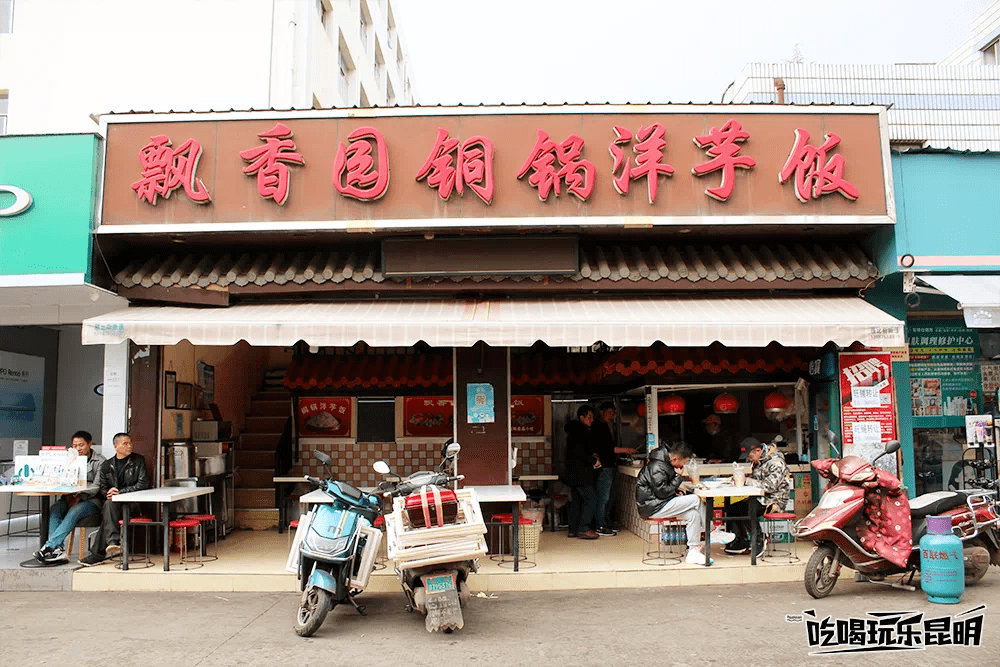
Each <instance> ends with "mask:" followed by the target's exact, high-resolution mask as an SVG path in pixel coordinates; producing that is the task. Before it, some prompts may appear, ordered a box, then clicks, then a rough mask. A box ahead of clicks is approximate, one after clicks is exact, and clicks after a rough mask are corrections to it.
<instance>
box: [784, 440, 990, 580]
mask: <svg viewBox="0 0 1000 667" xmlns="http://www.w3.org/2000/svg"><path fill="white" fill-rule="evenodd" d="M898 449H899V442H898V441H895V440H894V441H892V442H889V443H888V444H887V446H886V448H885V451H884V452H883V453H882V454H880V455H879V456H878V457H876V459H875V461H873V462H872V463H870V464H869V463H868V462H866V461H864V460H863V459H861V458H859V457H856V456H845V457H843V458H841V459H836V460H835V459H826V460H823V461H813V462H812V465H813V467H814V468H816V469H817V471H818V472H819V474H820V475H822V476H823V477H826V478H827V479H829V480H830V481H831V482H833V484H831V485H830V486H829V487H828V488H827V489H826V492H825V493H824V494H823V497H822V498H821V499H820V502H819V505H817V506H816V507H815V508H814V509H813V510H812V512H810V513H809V515H808V516H806V517H805V518H804V519H801V520H799V521H798V522H796V524H795V526H794V528H793V533H794V535H795V537H796V538H798V539H805V540H811V541H813V542H815V543H816V544H817V549H816V550H815V551H814V552H813V554H812V556H811V557H810V558H809V561H808V563H807V564H806V570H805V587H806V591H807V592H808V593H809V595H811V596H812V597H814V598H823V597H826V596H827V595H829V594H830V593H831V591H833V588H834V586H835V585H836V583H837V579H838V577H839V576H840V570H841V567H842V566H844V565H846V566H847V567H850V568H852V569H854V570H855V571H856V572H857V579H858V580H859V581H867V582H876V583H884V582H885V579H886V578H887V577H889V576H892V575H902V576H901V580H900V582H898V583H890V584H889V585H891V586H893V587H896V588H905V589H907V590H911V591H912V590H915V588H914V587H913V586H912V585H910V584H911V582H912V580H913V576H914V575H915V574H916V573H917V572H918V571H919V569H920V538H921V537H923V535H924V534H925V533H926V532H927V520H926V517H928V516H950V517H951V522H952V529H953V530H954V531H955V533H956V535H957V536H958V537H960V538H961V539H962V542H963V543H964V550H963V551H964V559H965V580H966V584H967V585H970V584H973V583H975V582H977V581H979V580H980V579H982V578H983V576H985V574H986V572H987V570H988V569H989V566H990V564H991V563H992V564H993V565H1000V537H998V532H997V523H998V521H1000V518H998V510H997V500H996V493H997V491H996V482H993V483H992V484H991V485H992V487H993V488H992V489H988V488H987V489H973V490H966V491H936V492H933V493H926V494H924V495H921V496H919V497H917V498H915V499H914V500H913V501H909V502H908V501H907V498H906V495H905V493H904V492H903V491H902V485H901V484H900V483H899V480H898V478H897V477H895V476H894V475H892V474H890V473H887V472H885V471H881V470H878V469H877V468H875V467H874V463H875V462H876V461H878V460H879V459H880V458H882V457H883V456H885V455H887V454H891V453H894V452H896V451H897V450H898ZM907 505H908V507H907ZM884 508H886V509H884ZM907 509H908V512H907V511H906V510H907ZM890 512H897V515H896V516H898V517H900V518H899V520H898V522H896V526H895V527H896V528H900V529H902V530H905V533H902V534H896V535H888V536H887V535H886V534H884V533H882V534H880V533H879V531H878V530H877V529H873V528H872V525H873V524H876V523H877V522H878V521H880V520H882V517H883V516H888V514H889V513H890ZM907 515H908V518H909V521H908V522H907V521H906V519H907ZM890 523H892V522H890ZM907 523H909V526H906V525H905V524H907ZM876 528H877V526H876ZM890 545H891V546H890ZM879 551H881V552H882V553H879ZM886 554H888V556H887V555H886ZM894 561H895V562H894ZM904 580H905V583H904Z"/></svg>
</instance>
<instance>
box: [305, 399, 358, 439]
mask: <svg viewBox="0 0 1000 667" xmlns="http://www.w3.org/2000/svg"><path fill="white" fill-rule="evenodd" d="M296 416H297V419H296V424H297V426H298V429H299V437H300V438H349V437H351V416H352V415H351V399H350V398H345V397H314V396H309V397H300V398H299V399H298V406H297V407H296Z"/></svg>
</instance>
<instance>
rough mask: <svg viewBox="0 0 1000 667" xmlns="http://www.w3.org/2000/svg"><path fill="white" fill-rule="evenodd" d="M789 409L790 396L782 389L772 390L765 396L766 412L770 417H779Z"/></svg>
mask: <svg viewBox="0 0 1000 667" xmlns="http://www.w3.org/2000/svg"><path fill="white" fill-rule="evenodd" d="M787 409H788V397H787V396H785V395H784V394H782V393H781V392H780V391H772V392H771V393H770V394H768V395H767V396H765V397H764V414H765V415H767V416H768V417H769V418H770V419H778V418H779V417H781V415H783V414H784V413H785V410H787Z"/></svg>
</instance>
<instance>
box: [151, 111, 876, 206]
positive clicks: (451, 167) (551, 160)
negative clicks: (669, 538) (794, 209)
mask: <svg viewBox="0 0 1000 667" xmlns="http://www.w3.org/2000/svg"><path fill="white" fill-rule="evenodd" d="M667 129H668V128H667V127H666V126H665V125H664V124H662V123H658V122H654V123H650V124H649V125H643V126H640V127H639V128H638V129H637V130H636V131H635V133H633V132H632V131H631V130H629V129H627V128H625V127H622V126H621V125H617V124H612V126H611V134H613V137H612V138H611V141H610V144H609V145H608V148H609V151H610V153H611V158H612V164H611V169H610V175H611V178H610V179H609V181H610V184H611V185H612V186H613V187H614V189H615V191H616V192H618V194H620V195H622V196H626V195H627V194H628V191H629V185H630V183H631V182H632V181H635V180H639V179H642V178H645V179H646V192H647V198H648V200H649V203H650V205H652V204H655V203H656V199H657V193H658V191H659V183H660V177H661V176H666V177H670V176H673V175H674V167H673V165H671V164H669V163H668V162H667V161H666V157H665V154H664V151H665V149H666V147H667ZM536 133H537V134H536V138H535V145H534V147H533V148H532V149H531V151H530V152H529V153H528V155H527V157H526V158H525V160H524V162H523V164H522V165H521V168H520V169H519V170H518V172H517V173H516V174H513V176H516V178H517V179H519V180H520V179H523V180H525V181H526V182H527V185H528V186H529V187H532V188H535V189H536V191H537V194H538V198H539V200H541V201H543V202H545V201H548V199H549V195H550V194H555V195H556V196H557V197H558V196H559V195H561V194H562V193H563V190H564V189H565V190H566V191H567V192H569V193H570V194H572V195H573V196H575V197H577V198H578V199H579V200H581V201H584V202H585V201H587V200H588V199H589V198H590V196H591V194H592V193H593V191H594V188H595V186H596V184H597V180H598V174H599V169H598V167H597V166H596V165H595V164H594V163H593V162H592V161H590V160H588V159H585V158H584V144H585V141H584V139H583V137H581V136H579V135H577V134H569V135H568V136H567V137H566V139H564V140H563V141H562V142H557V141H555V140H553V139H551V138H550V136H549V134H548V133H547V132H546V131H545V130H544V129H541V128H538V129H537V130H536ZM257 137H258V138H259V139H260V140H261V141H263V142H264V143H263V145H258V146H254V147H251V148H246V149H244V150H241V151H239V156H240V158H241V159H242V160H243V161H244V162H246V163H247V164H246V165H244V166H243V173H245V174H247V175H249V176H253V175H256V177H257V191H258V193H259V194H260V196H261V197H263V198H265V199H271V200H273V201H274V202H275V203H276V204H278V205H282V204H284V203H285V202H286V201H287V200H288V194H289V180H290V172H289V169H288V165H298V166H302V167H304V166H305V159H304V157H303V155H302V153H301V152H298V151H297V149H296V145H295V142H294V141H293V140H292V129H291V128H290V127H289V126H288V125H285V124H284V123H280V122H279V123H276V124H275V125H274V127H273V128H271V129H270V130H267V131H265V132H260V133H258V134H257ZM809 138H810V135H809V132H807V131H806V130H804V129H801V128H799V129H796V130H795V142H794V145H793V147H792V150H791V152H790V153H789V155H788V159H787V160H786V162H785V164H784V166H783V168H782V169H781V171H780V172H779V174H778V181H779V182H780V183H786V182H788V181H792V182H793V185H794V187H793V189H794V192H795V196H796V197H797V198H798V199H799V200H800V201H801V202H802V203H808V202H809V201H810V200H814V199H819V198H820V197H821V196H822V195H825V194H830V193H834V192H839V193H840V194H841V195H843V196H844V197H846V198H847V199H849V200H852V201H853V200H856V199H857V198H858V190H857V188H856V187H855V186H854V185H853V184H852V183H851V182H849V181H848V180H847V179H846V178H845V176H844V172H845V170H846V167H847V161H846V158H845V157H844V156H843V155H842V154H840V153H836V154H831V153H832V152H833V151H834V149H836V147H837V146H838V145H839V144H840V141H841V139H840V137H839V136H838V135H836V134H833V133H828V134H826V135H824V141H823V143H822V144H821V145H819V146H813V145H811V144H810V143H809ZM692 139H693V141H694V143H695V145H697V146H698V147H699V148H701V149H703V150H704V151H705V153H706V154H707V156H708V157H709V158H710V159H708V160H707V161H705V162H701V163H699V164H695V165H694V166H692V167H691V173H692V174H693V175H695V176H696V177H701V176H705V175H708V174H712V173H714V172H721V177H720V182H719V185H717V186H714V187H707V188H706V189H705V195H706V196H708V197H711V198H712V199H715V200H717V201H720V202H725V201H727V200H728V199H729V197H730V196H732V194H733V190H734V188H735V185H736V176H735V174H736V170H737V169H744V170H747V171H749V170H752V169H753V168H754V167H755V166H756V165H757V160H756V159H754V158H753V157H751V156H749V155H740V154H739V153H740V151H741V150H742V149H743V143H744V142H746V141H747V140H748V139H750V132H749V131H748V130H746V129H744V128H743V125H742V124H741V123H739V122H738V121H737V120H736V119H733V118H730V119H728V120H727V121H726V122H725V123H723V124H722V125H721V127H712V128H711V129H710V130H709V131H708V133H707V134H703V135H697V136H695V137H692ZM628 147H631V153H634V156H633V155H631V154H630V153H629V152H628ZM201 156H202V146H201V144H200V143H199V141H198V140H196V139H194V138H189V139H188V140H187V141H185V142H184V143H182V144H181V145H180V146H179V147H177V148H172V142H171V139H170V137H169V136H167V135H165V134H158V135H155V136H152V137H150V141H149V143H147V144H146V145H145V146H143V147H142V149H141V150H140V151H139V162H140V166H141V178H140V179H139V180H138V181H135V182H134V183H132V189H133V190H135V192H136V195H137V196H138V197H139V199H142V200H145V201H146V202H147V203H149V204H152V205H155V204H156V202H157V200H158V198H159V197H162V198H164V199H166V198H169V197H170V195H171V193H172V192H173V191H174V190H176V189H177V188H183V190H184V193H185V195H187V197H188V199H190V200H191V201H192V202H195V203H198V204H207V203H209V202H210V201H211V196H210V195H209V192H208V190H207V188H206V187H205V184H204V183H203V182H202V181H201V179H199V178H198V176H197V170H198V162H199V160H200V159H201ZM213 161H214V156H213ZM493 163H494V144H493V141H492V140H491V139H490V138H489V137H487V136H485V135H475V136H471V137H468V138H466V139H465V141H462V140H461V138H459V137H454V138H453V137H451V136H450V134H449V132H448V131H447V130H445V129H443V128H440V127H439V128H437V136H436V137H435V139H434V142H433V145H432V146H431V149H430V152H429V153H428V154H427V158H426V160H425V161H424V163H423V165H422V166H421V167H420V168H419V169H418V170H417V172H416V180H417V181H418V182H419V181H426V183H427V185H428V186H429V187H431V188H433V189H436V190H437V194H438V196H439V197H440V198H441V199H443V200H445V201H447V200H448V198H449V197H450V196H451V194H452V192H457V193H458V194H459V195H460V196H461V195H463V194H464V192H465V188H469V189H470V190H472V191H473V192H474V193H475V194H476V196H477V197H479V199H481V200H482V201H483V202H484V203H486V204H491V203H493V198H494V193H495V177H494V164H493ZM220 164H221V163H220ZM525 177H527V178H525ZM333 186H334V188H335V189H336V190H337V192H339V193H340V194H341V195H343V196H345V197H350V198H353V199H357V200H359V201H375V200H378V199H380V198H381V197H383V196H384V195H385V194H386V192H387V191H388V188H389V145H388V142H387V141H386V138H385V136H384V135H383V134H382V133H381V132H380V131H379V130H378V129H377V128H375V127H371V126H363V127H358V128H356V129H354V130H353V131H352V132H350V134H348V135H347V141H346V142H344V141H341V142H339V143H338V144H337V148H336V152H335V156H334V162H333Z"/></svg>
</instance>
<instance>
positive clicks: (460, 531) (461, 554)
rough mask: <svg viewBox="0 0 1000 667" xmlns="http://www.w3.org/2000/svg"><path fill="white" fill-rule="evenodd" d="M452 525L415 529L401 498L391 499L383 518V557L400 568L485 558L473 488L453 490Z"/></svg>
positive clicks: (481, 530)
mask: <svg viewBox="0 0 1000 667" xmlns="http://www.w3.org/2000/svg"><path fill="white" fill-rule="evenodd" d="M456 497H457V500H458V516H457V519H456V522H455V523H452V524H448V525H446V526H442V527H440V528H437V527H432V528H418V527H416V526H413V525H412V524H411V523H410V520H409V516H408V514H407V512H406V510H405V508H404V502H405V499H404V498H393V501H392V514H390V515H389V516H388V517H387V518H386V523H385V534H386V554H387V555H388V556H389V558H391V559H393V560H394V561H396V566H397V567H399V568H400V569H403V568H406V569H410V568H417V567H424V566H427V565H436V564H438V563H450V562H452V561H458V560H472V559H476V558H479V557H480V556H485V555H486V540H485V538H484V537H483V536H484V535H485V534H486V524H485V523H484V522H483V513H482V510H481V509H480V508H479V500H478V499H477V498H476V492H475V490H474V489H459V490H458V491H456Z"/></svg>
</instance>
